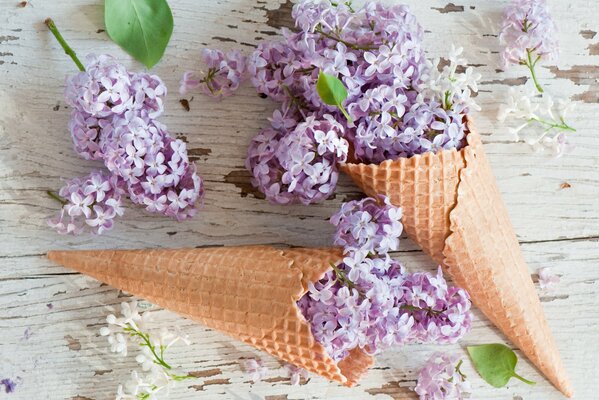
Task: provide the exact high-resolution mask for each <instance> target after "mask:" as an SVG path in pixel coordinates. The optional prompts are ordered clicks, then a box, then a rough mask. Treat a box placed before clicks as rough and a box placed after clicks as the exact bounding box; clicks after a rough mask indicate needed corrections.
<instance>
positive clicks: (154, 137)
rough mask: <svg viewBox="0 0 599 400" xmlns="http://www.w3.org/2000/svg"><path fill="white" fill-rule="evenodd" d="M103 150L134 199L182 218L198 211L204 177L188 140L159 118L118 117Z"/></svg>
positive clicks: (161, 211)
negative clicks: (175, 136)
mask: <svg viewBox="0 0 599 400" xmlns="http://www.w3.org/2000/svg"><path fill="white" fill-rule="evenodd" d="M102 151H103V153H104V162H105V164H106V167H107V168H108V170H109V171H111V172H112V173H113V174H115V175H116V176H118V177H119V178H120V179H121V180H122V181H123V182H124V183H125V185H126V188H127V192H128V194H129V197H130V198H131V200H132V201H133V202H134V203H136V204H141V205H145V206H146V210H148V211H150V212H154V213H158V214H163V215H166V216H169V217H172V218H176V219H177V220H179V221H181V220H184V219H187V218H189V217H192V216H193V215H195V213H196V203H197V202H198V201H199V200H200V199H201V198H202V196H203V193H204V187H203V182H202V179H201V178H200V177H199V176H198V175H197V173H196V167H195V164H193V163H191V162H190V161H189V159H188V157H187V150H186V146H185V143H184V142H183V141H181V140H179V139H173V138H172V137H171V136H170V135H169V134H168V132H167V131H166V127H165V126H163V125H162V124H160V123H159V122H158V121H155V120H144V119H143V118H140V117H133V118H131V119H130V120H127V119H120V120H115V121H114V122H113V126H112V131H111V133H110V134H109V135H107V136H106V140H105V141H104V142H103V146H102Z"/></svg>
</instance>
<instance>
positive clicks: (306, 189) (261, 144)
mask: <svg viewBox="0 0 599 400" xmlns="http://www.w3.org/2000/svg"><path fill="white" fill-rule="evenodd" d="M276 118H277V119H276V120H275V119H273V122H275V121H276V124H275V125H277V126H282V125H284V124H286V123H287V124H289V125H290V126H292V125H293V123H292V122H285V121H286V120H292V118H287V117H286V114H285V115H284V116H280V117H279V116H276ZM343 129H344V128H343V126H342V125H341V124H339V123H338V122H337V121H335V119H334V118H333V117H332V116H331V115H329V114H325V115H323V116H322V118H321V119H316V117H315V116H310V117H308V118H307V119H306V120H305V121H304V122H302V123H300V124H299V125H297V126H296V127H295V129H294V130H293V131H291V132H289V133H287V134H286V135H285V134H283V133H282V132H281V131H278V130H274V129H266V130H264V131H262V132H260V133H259V134H258V135H257V136H256V137H255V138H254V139H253V140H252V143H251V144H250V147H249V150H248V157H247V159H246V167H247V169H248V170H249V171H250V173H251V174H252V184H253V185H254V186H256V187H258V188H259V189H260V190H261V191H262V192H263V193H264V194H265V195H266V197H267V198H268V199H269V200H270V201H271V202H273V203H277V204H289V203H303V204H310V203H315V202H319V201H322V200H324V199H326V198H327V197H329V196H330V195H331V194H332V193H333V191H334V190H335V186H336V184H337V179H338V176H339V172H338V169H337V163H339V162H344V161H345V160H346V158H347V152H348V144H347V141H346V140H345V139H343V138H342V137H341V136H342V134H343Z"/></svg>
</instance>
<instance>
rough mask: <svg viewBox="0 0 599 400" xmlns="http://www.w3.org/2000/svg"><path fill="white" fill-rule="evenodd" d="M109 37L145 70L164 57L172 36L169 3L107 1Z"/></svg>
mask: <svg viewBox="0 0 599 400" xmlns="http://www.w3.org/2000/svg"><path fill="white" fill-rule="evenodd" d="M104 23H105V24H106V32H108V36H110V38H111V39H112V40H113V41H114V42H115V43H117V44H118V45H119V46H121V47H122V48H123V49H124V50H125V51H126V52H127V53H129V54H130V55H131V56H133V57H134V58H135V59H136V60H138V61H140V62H141V63H143V64H144V65H145V66H146V67H148V68H152V67H153V66H154V65H156V63H157V62H158V61H160V59H161V58H162V56H163V55H164V50H165V49H166V45H167V44H168V42H169V40H170V38H171V34H172V33H173V14H172V13H171V9H170V7H169V6H168V3H167V2H166V0H106V2H105V4H104Z"/></svg>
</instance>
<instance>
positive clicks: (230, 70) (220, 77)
mask: <svg viewBox="0 0 599 400" xmlns="http://www.w3.org/2000/svg"><path fill="white" fill-rule="evenodd" d="M202 61H203V63H204V65H205V67H206V71H203V73H202V74H201V75H197V74H196V73H195V72H192V71H188V72H186V73H185V74H184V75H183V79H182V80H181V87H180V89H179V92H180V93H181V94H186V93H187V92H188V91H190V90H193V89H195V88H201V89H202V91H203V92H204V93H205V94H207V95H209V96H211V97H215V98H218V99H221V98H223V97H227V96H230V95H232V94H233V92H235V91H236V90H237V89H239V84H240V83H241V81H242V78H243V77H244V75H245V74H246V70H247V60H246V56H244V55H243V54H242V53H241V52H240V51H239V50H232V51H230V52H228V53H226V54H225V53H223V52H222V51H220V50H211V49H204V50H203V51H202Z"/></svg>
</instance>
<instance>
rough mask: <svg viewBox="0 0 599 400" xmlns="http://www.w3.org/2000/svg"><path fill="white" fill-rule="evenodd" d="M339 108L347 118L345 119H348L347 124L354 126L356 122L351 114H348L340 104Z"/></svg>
mask: <svg viewBox="0 0 599 400" xmlns="http://www.w3.org/2000/svg"><path fill="white" fill-rule="evenodd" d="M337 107H338V108H339V110H340V111H341V113H342V114H343V115H344V116H345V118H347V122H349V123H350V125H353V123H354V120H353V119H351V117H350V116H349V114H348V113H347V111H346V110H345V108H344V107H343V106H342V105H341V104H339V105H338V106H337Z"/></svg>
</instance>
